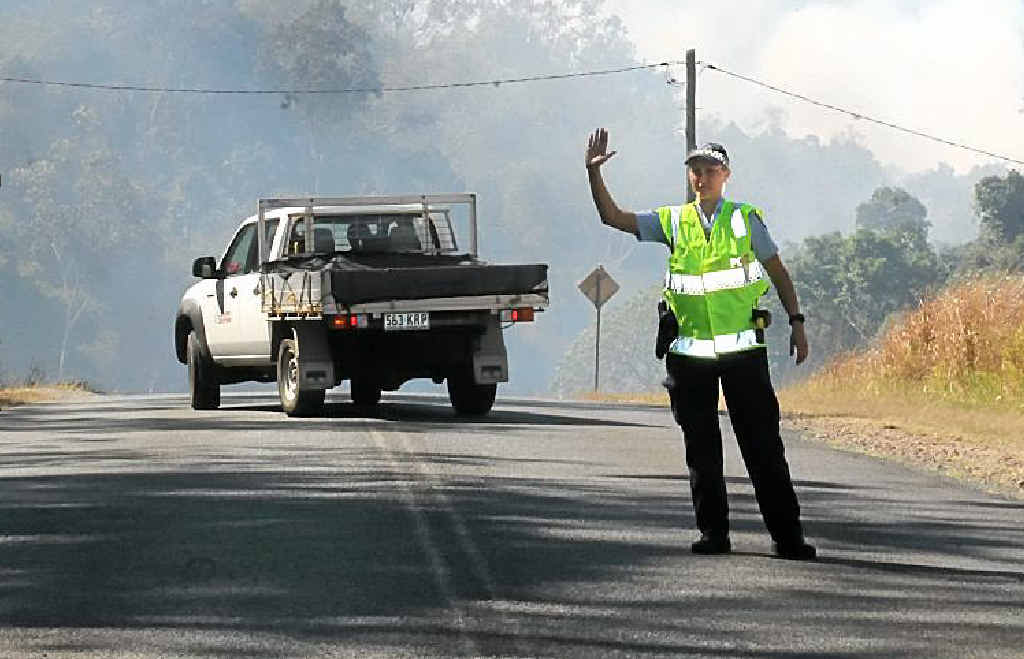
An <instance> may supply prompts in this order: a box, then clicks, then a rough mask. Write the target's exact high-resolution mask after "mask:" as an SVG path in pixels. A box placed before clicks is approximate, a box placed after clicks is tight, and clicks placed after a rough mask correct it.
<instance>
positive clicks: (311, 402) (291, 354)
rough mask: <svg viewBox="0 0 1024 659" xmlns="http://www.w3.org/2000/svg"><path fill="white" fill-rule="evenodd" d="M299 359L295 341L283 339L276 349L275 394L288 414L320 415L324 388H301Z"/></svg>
mask: <svg viewBox="0 0 1024 659" xmlns="http://www.w3.org/2000/svg"><path fill="white" fill-rule="evenodd" d="M298 374H299V360H298V358H297V357H296V354H295V341H293V340H292V339H285V340H284V341H281V347H280V348H279V349H278V351H277V395H278V396H279V397H280V399H281V409H283V410H284V412H285V414H287V415H288V416H320V415H321V414H323V411H324V397H325V396H326V395H327V391H326V390H324V389H303V388H302V383H301V382H299V379H298Z"/></svg>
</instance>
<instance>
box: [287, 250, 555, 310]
mask: <svg viewBox="0 0 1024 659" xmlns="http://www.w3.org/2000/svg"><path fill="white" fill-rule="evenodd" d="M396 256H400V257H401V258H396ZM272 269H273V270H275V271H278V272H281V273H284V272H287V271H292V272H294V271H297V270H305V271H307V272H308V271H310V270H320V271H322V272H323V273H324V275H329V276H324V282H323V283H324V287H325V289H326V288H327V287H329V291H328V290H324V291H322V292H324V293H327V292H330V293H331V294H333V296H334V301H335V302H336V303H337V304H344V305H352V304H361V303H365V302H381V301H385V300H417V299H424V298H438V297H461V296H474V295H521V294H526V293H545V294H546V293H547V291H548V286H547V278H548V266H547V265H543V264H529V265H493V264H487V263H483V262H480V261H474V260H471V259H470V258H469V257H466V256H446V255H442V256H430V257H427V256H422V255H395V254H390V255H380V256H369V255H361V256H359V257H350V256H349V255H345V256H335V257H334V258H332V259H330V260H327V259H326V258H324V257H319V258H313V259H308V260H304V261H291V262H287V263H277V264H273V267H272Z"/></svg>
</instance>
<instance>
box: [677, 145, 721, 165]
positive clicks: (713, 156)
mask: <svg viewBox="0 0 1024 659" xmlns="http://www.w3.org/2000/svg"><path fill="white" fill-rule="evenodd" d="M698 158H699V159H703V160H713V161H715V162H717V163H719V164H722V165H725V166H726V167H728V166H729V154H728V153H726V151H725V147H724V146H722V145H721V144H717V143H715V142H708V143H707V144H702V145H701V146H699V147H697V148H696V149H693V150H692V151H690V152H689V153H688V154H686V164H690V161H691V160H694V159H698Z"/></svg>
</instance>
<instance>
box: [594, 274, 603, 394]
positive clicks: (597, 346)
mask: <svg viewBox="0 0 1024 659" xmlns="http://www.w3.org/2000/svg"><path fill="white" fill-rule="evenodd" d="M597 267H599V268H600V267H601V266H600V265H599V266H597ZM602 270H603V268H602ZM601 279H602V278H601V277H598V278H597V294H596V296H595V297H597V299H598V300H600V299H601ZM600 390H601V307H600V306H599V307H597V338H596V339H595V341H594V391H600Z"/></svg>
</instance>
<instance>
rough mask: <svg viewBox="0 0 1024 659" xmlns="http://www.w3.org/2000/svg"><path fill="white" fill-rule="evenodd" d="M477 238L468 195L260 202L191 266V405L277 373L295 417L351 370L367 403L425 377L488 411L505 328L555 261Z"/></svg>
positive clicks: (361, 401) (461, 402)
mask: <svg viewBox="0 0 1024 659" xmlns="http://www.w3.org/2000/svg"><path fill="white" fill-rule="evenodd" d="M457 212H461V213H464V215H460V217H464V218H465V221H464V225H465V231H468V234H469V236H468V237H469V249H468V250H460V249H459V246H458V241H457V235H456V228H455V226H456V224H455V223H453V214H455V213H457ZM477 236H478V233H477V222H476V195H473V194H448V195H406V196H394V197H303V198H291V199H260V200H259V202H258V204H257V212H256V214H255V215H253V216H252V217H249V218H247V219H245V220H243V221H242V223H241V224H240V225H239V227H238V230H237V231H236V232H235V235H234V237H233V238H232V240H231V242H230V243H229V244H228V247H227V249H226V250H225V251H224V254H223V256H222V257H221V258H220V259H219V260H217V259H215V258H214V257H203V258H199V259H196V260H195V262H194V263H193V265H192V274H193V275H194V276H195V277H198V278H199V279H200V281H198V282H197V283H195V284H194V285H192V286H191V287H190V288H189V289H188V290H187V291H185V294H184V296H183V298H182V301H181V306H180V308H179V310H178V314H177V319H176V321H175V326H174V342H175V351H176V354H177V358H178V360H179V361H180V362H181V363H183V364H186V365H187V366H188V385H189V393H190V401H191V406H192V407H193V408H194V409H215V408H217V407H219V406H220V387H221V385H224V384H233V383H238V382H246V381H259V382H273V381H275V380H276V381H277V383H278V393H279V395H280V399H281V406H282V408H283V409H284V411H285V412H286V413H287V414H288V415H289V416H314V415H318V414H320V413H321V412H322V410H323V406H324V396H325V392H326V391H327V390H328V389H330V388H332V387H334V386H337V385H338V384H340V383H341V382H342V381H344V380H350V381H351V396H352V401H353V402H354V403H355V404H356V405H360V406H372V405H376V404H377V402H378V401H379V400H380V396H381V391H394V390H397V389H398V388H399V387H400V386H402V384H403V383H405V382H407V381H409V380H411V379H414V378H430V379H432V380H433V381H434V382H435V383H437V384H441V383H442V382H445V381H447V384H448V394H449V397H450V399H451V403H452V406H453V407H454V408H455V410H456V412H458V413H460V414H465V415H480V414H486V413H487V412H489V411H490V409H491V406H492V405H493V404H494V397H495V393H496V390H497V383H499V382H507V381H508V358H507V355H506V351H505V342H504V339H503V336H502V331H503V328H505V327H509V326H511V325H513V324H515V323H518V322H529V321H532V320H533V319H534V314H535V313H536V312H539V311H544V310H545V309H546V308H547V306H548V281H547V266H546V265H539V264H535V265H493V264H488V263H485V262H483V261H481V260H479V258H478V255H477V245H478V239H477Z"/></svg>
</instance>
